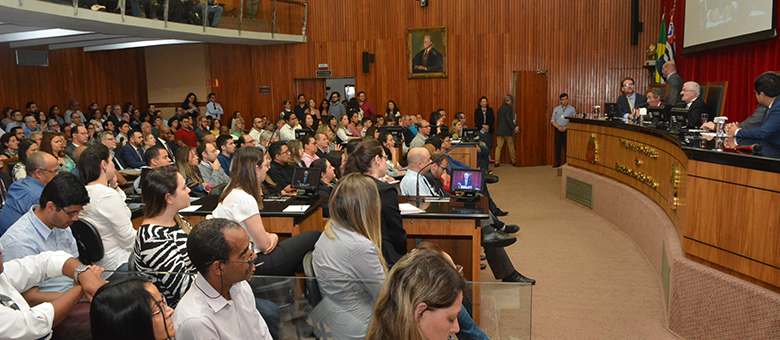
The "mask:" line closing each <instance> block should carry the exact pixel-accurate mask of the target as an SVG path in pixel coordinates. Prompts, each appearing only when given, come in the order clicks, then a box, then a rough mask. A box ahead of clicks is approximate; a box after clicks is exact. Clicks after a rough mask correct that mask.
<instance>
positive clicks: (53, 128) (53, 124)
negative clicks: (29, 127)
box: [44, 119, 62, 133]
mask: <svg viewBox="0 0 780 340" xmlns="http://www.w3.org/2000/svg"><path fill="white" fill-rule="evenodd" d="M44 132H56V133H62V130H60V122H58V121H57V120H56V119H49V121H48V123H47V124H46V130H45V131H44Z"/></svg>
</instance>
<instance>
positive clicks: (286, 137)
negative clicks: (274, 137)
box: [279, 113, 301, 143]
mask: <svg viewBox="0 0 780 340" xmlns="http://www.w3.org/2000/svg"><path fill="white" fill-rule="evenodd" d="M284 119H285V121H286V122H287V124H284V126H282V128H281V129H279V140H281V141H282V142H285V143H287V142H289V141H291V140H293V139H295V130H300V129H301V126H300V125H299V124H298V117H296V116H295V113H290V114H288V115H287V116H285V117H284Z"/></svg>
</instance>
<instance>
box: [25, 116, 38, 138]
mask: <svg viewBox="0 0 780 340" xmlns="http://www.w3.org/2000/svg"><path fill="white" fill-rule="evenodd" d="M22 131H24V137H25V138H27V136H29V135H30V133H31V132H35V131H40V129H39V128H38V119H36V118H35V116H27V117H24V126H22Z"/></svg>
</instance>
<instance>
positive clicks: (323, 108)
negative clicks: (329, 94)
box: [320, 98, 333, 122]
mask: <svg viewBox="0 0 780 340" xmlns="http://www.w3.org/2000/svg"><path fill="white" fill-rule="evenodd" d="M329 109H330V102H329V101H328V99H327V98H326V99H323V100H322V101H321V102H320V116H321V117H322V119H323V122H324V120H325V118H326V117H333V115H331V114H330V113H328V111H329Z"/></svg>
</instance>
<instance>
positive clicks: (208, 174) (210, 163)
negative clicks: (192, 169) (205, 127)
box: [196, 143, 230, 187]
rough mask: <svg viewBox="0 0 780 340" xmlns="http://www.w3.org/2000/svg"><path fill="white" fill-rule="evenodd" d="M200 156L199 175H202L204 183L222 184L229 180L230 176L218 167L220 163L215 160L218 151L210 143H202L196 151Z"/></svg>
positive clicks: (220, 165)
mask: <svg viewBox="0 0 780 340" xmlns="http://www.w3.org/2000/svg"><path fill="white" fill-rule="evenodd" d="M196 152H197V153H198V156H199V157H200V164H198V169H200V175H201V177H203V182H204V183H212V184H214V186H215V187H216V186H218V185H222V184H225V183H227V182H230V177H228V175H227V174H226V173H225V172H224V171H222V169H220V168H221V167H222V164H220V163H219V162H218V161H217V154H218V153H219V151H218V150H217V148H216V147H215V146H214V144H212V143H202V144H201V145H200V146H199V147H198V149H197V151H196Z"/></svg>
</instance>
